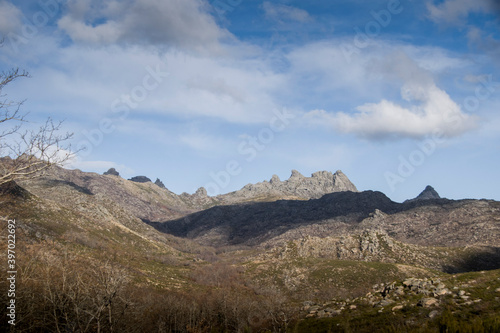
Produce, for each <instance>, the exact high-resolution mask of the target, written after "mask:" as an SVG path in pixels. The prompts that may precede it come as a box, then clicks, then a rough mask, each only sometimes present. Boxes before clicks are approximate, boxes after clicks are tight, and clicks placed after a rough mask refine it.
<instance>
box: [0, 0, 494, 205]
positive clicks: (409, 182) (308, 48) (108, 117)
mask: <svg viewBox="0 0 500 333" xmlns="http://www.w3.org/2000/svg"><path fill="white" fill-rule="evenodd" d="M499 28H500V4H499V2H498V1H496V0H444V1H437V0H428V1H412V0H400V1H398V0H383V1H379V0H373V1H360V0H354V1H353V0H349V1H348V0H338V1H336V0H331V1H324V0H311V1H298V0H281V1H261V0H213V1H207V0H123V1H120V0H105V1H96V0H40V1H35V0H29V1H22V2H19V1H4V0H0V34H1V35H3V37H4V43H3V47H2V48H0V70H3V71H6V70H9V69H10V68H16V67H19V68H21V69H24V70H27V71H28V72H29V73H30V74H31V78H27V79H20V80H17V81H15V82H14V83H12V84H10V85H9V86H8V87H7V88H6V89H5V90H4V91H3V92H4V93H6V94H7V95H8V96H7V97H8V99H10V100H19V101H20V100H26V101H25V103H24V105H23V110H24V111H26V112H29V119H30V121H31V123H30V124H28V125H27V126H35V125H37V124H39V123H42V122H43V121H44V120H45V119H46V118H47V117H49V116H50V117H52V118H53V119H55V120H64V129H65V130H66V131H70V132H73V133H74V140H73V142H72V145H73V149H74V150H79V151H80V152H79V153H78V155H77V156H76V157H75V158H74V159H73V161H72V162H71V164H70V165H68V167H69V168H78V169H81V170H83V171H93V172H98V173H102V172H104V171H106V170H107V169H108V168H110V167H114V168H116V169H117V170H118V171H119V172H120V174H121V175H122V176H123V177H124V178H130V177H132V176H136V175H145V176H147V177H149V178H151V179H153V181H154V180H155V179H156V178H160V179H161V180H162V181H163V182H164V183H165V185H166V186H167V187H168V188H169V189H170V190H172V191H174V192H176V193H181V192H189V193H192V192H194V191H195V190H196V189H197V188H198V187H200V186H205V187H206V188H207V190H208V192H209V194H218V193H226V192H229V191H233V190H237V189H239V188H241V187H242V186H244V185H245V184H247V183H255V182H258V181H262V180H265V179H270V178H271V176H272V175H273V174H277V175H278V176H279V177H280V178H281V179H282V180H284V179H287V178H288V177H289V176H290V172H291V170H292V169H296V170H298V171H300V172H301V173H302V174H304V175H306V176H309V175H310V174H311V173H312V172H315V171H318V170H329V171H332V172H334V171H336V170H338V169H341V170H342V171H343V172H344V173H345V174H346V175H347V176H348V177H349V178H350V179H351V180H352V181H353V182H354V183H355V185H356V186H357V187H358V189H360V190H366V189H372V190H378V191H382V192H384V193H385V194H387V195H388V196H389V197H390V198H392V199H393V200H396V201H402V200H405V199H407V198H410V197H414V196H416V195H417V194H418V193H419V192H420V191H421V190H423V188H424V187H425V186H426V185H428V184H430V185H432V186H434V188H435V189H436V190H437V191H438V192H439V193H440V194H441V195H442V196H445V197H448V198H453V199H460V198H490V199H497V200H500V191H499V185H500V181H499V179H500V177H499V176H498V170H499V166H500V115H499V110H500V83H499V82H500V29H499Z"/></svg>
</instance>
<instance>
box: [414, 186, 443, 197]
mask: <svg viewBox="0 0 500 333" xmlns="http://www.w3.org/2000/svg"><path fill="white" fill-rule="evenodd" d="M430 199H441V197H440V196H439V194H438V193H437V192H436V190H435V189H434V188H433V187H432V186H430V185H427V186H426V187H425V189H424V190H423V191H422V192H421V193H420V194H419V195H418V196H417V197H416V198H414V199H411V200H408V201H415V200H430Z"/></svg>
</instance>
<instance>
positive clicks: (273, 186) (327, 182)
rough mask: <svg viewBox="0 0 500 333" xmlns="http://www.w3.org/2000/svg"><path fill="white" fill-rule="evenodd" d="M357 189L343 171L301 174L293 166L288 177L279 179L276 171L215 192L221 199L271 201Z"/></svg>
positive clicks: (355, 190)
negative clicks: (266, 177) (235, 188)
mask: <svg viewBox="0 0 500 333" xmlns="http://www.w3.org/2000/svg"><path fill="white" fill-rule="evenodd" d="M343 191H352V192H358V190H357V189H356V186H354V184H353V183H351V181H350V180H349V179H348V178H347V176H346V175H344V174H343V173H342V171H337V172H336V173H335V174H332V173H331V172H329V171H318V172H315V173H313V174H312V175H311V177H305V176H303V175H302V174H301V173H300V172H299V171H297V170H292V174H291V176H290V178H288V179H287V180H284V181H281V180H280V178H279V177H278V176H277V175H273V176H272V178H271V180H269V181H267V180H266V181H263V182H260V183H257V184H248V185H245V186H244V187H243V188H242V189H241V190H239V191H235V192H231V193H228V194H223V195H220V196H218V200H221V201H222V202H224V203H236V202H241V201H245V202H246V201H251V200H253V199H255V198H259V199H258V200H259V201H268V200H269V201H273V200H277V199H285V198H287V199H290V198H296V199H318V198H321V197H322V196H323V195H325V194H328V193H333V192H343Z"/></svg>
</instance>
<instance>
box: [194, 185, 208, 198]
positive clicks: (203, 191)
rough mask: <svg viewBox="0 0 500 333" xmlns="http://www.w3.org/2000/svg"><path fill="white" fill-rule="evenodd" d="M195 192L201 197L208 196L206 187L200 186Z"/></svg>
mask: <svg viewBox="0 0 500 333" xmlns="http://www.w3.org/2000/svg"><path fill="white" fill-rule="evenodd" d="M194 194H195V195H196V196H199V197H206V196H208V194H207V190H206V189H205V188H204V187H200V188H199V189H197V190H196V192H195V193H194Z"/></svg>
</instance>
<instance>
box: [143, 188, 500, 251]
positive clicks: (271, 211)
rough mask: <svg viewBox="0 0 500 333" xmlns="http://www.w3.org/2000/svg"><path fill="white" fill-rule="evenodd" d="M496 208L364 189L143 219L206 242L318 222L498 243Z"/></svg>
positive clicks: (448, 241) (263, 236) (334, 229)
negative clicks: (399, 199)
mask: <svg viewBox="0 0 500 333" xmlns="http://www.w3.org/2000/svg"><path fill="white" fill-rule="evenodd" d="M498 214H500V203H498V202H495V201H491V200H458V201H454V200H448V199H426V200H412V201H407V202H405V203H396V202H393V201H391V200H390V199H389V198H388V197H387V196H385V195H384V194H383V193H381V192H374V191H364V192H337V193H331V194H326V195H324V196H323V197H321V198H320V199H311V200H308V201H299V200H280V201H276V202H267V203H249V204H238V205H230V206H218V207H213V208H210V209H208V210H205V211H201V212H198V213H194V214H191V215H188V216H186V217H184V218H181V219H177V220H173V221H166V222H156V223H155V222H149V221H148V223H149V224H150V225H152V226H154V227H155V228H156V229H158V230H159V231H162V232H166V233H170V234H172V235H175V236H179V237H187V238H190V239H194V240H197V241H199V242H200V243H202V244H204V245H211V246H224V245H236V244H245V245H258V244H260V243H262V242H265V241H268V240H270V239H272V238H274V237H277V236H279V235H281V234H283V233H286V232H288V231H290V230H291V229H294V228H299V227H304V226H308V225H322V233H321V234H317V233H314V235H315V236H321V235H323V236H332V235H341V234H342V233H345V232H348V231H351V232H353V231H360V230H361V229H363V228H365V229H385V231H386V232H388V233H389V234H391V235H392V236H393V237H395V238H396V239H399V240H402V241H406V242H409V243H414V244H420V245H432V246H466V245H472V244H482V245H491V246H497V245H498V239H497V238H495V237H496V236H498V234H499V232H500V226H499V224H498V221H499V220H498ZM328 225H331V227H330V228H327V226H328ZM302 229H304V228H302ZM472 230H473V231H474V232H473V233H471V231H472ZM306 234H308V232H307V231H306Z"/></svg>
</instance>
